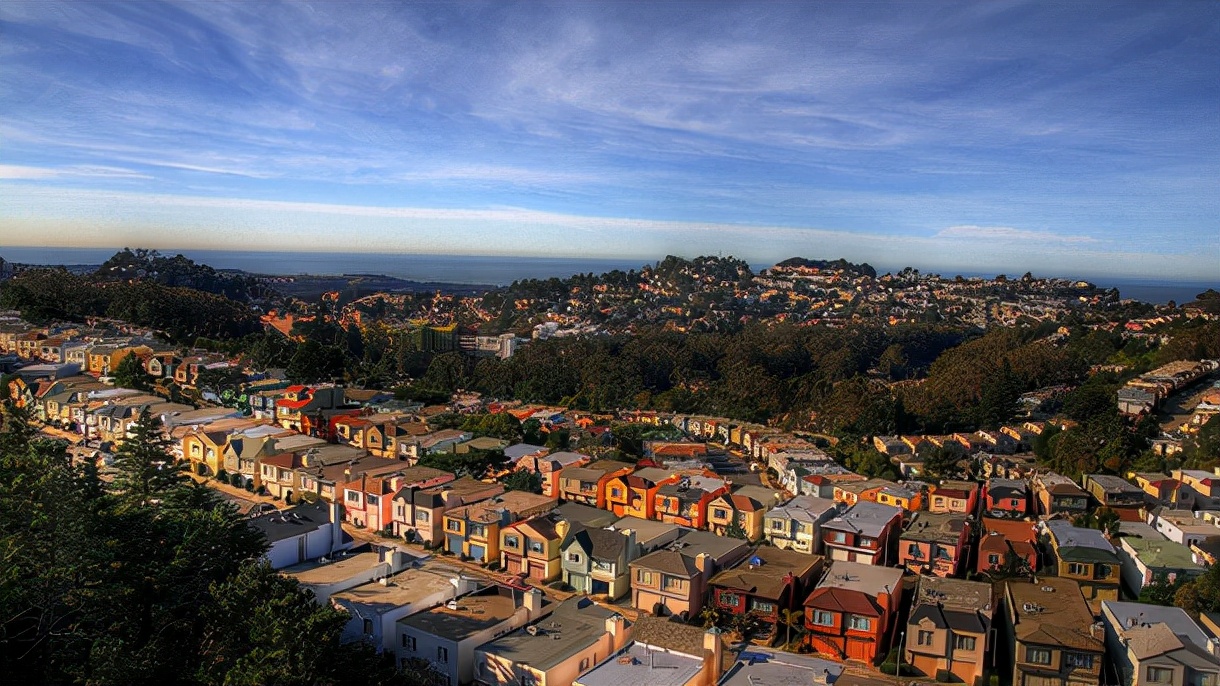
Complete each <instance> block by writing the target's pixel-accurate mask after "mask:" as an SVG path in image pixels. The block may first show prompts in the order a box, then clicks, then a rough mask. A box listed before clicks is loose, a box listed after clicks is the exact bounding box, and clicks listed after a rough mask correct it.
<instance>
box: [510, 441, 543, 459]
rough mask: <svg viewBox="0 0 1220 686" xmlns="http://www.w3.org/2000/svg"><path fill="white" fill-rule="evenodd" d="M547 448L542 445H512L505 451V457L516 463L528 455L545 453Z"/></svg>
mask: <svg viewBox="0 0 1220 686" xmlns="http://www.w3.org/2000/svg"><path fill="white" fill-rule="evenodd" d="M546 451H547V448H546V447H545V446H541V445H532V444H530V443H518V444H516V445H510V446H508V447H507V448H505V449H504V457H507V458H508V459H509V460H512V461H513V462H516V461H517V460H520V459H521V458H523V457H525V456H526V455H535V454H537V453H545V452H546Z"/></svg>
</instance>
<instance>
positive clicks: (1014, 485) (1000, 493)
mask: <svg viewBox="0 0 1220 686" xmlns="http://www.w3.org/2000/svg"><path fill="white" fill-rule="evenodd" d="M1027 493H1029V484H1028V483H1027V482H1026V481H1025V480H1024V479H999V478H996V479H991V480H989V481H988V482H987V494H988V495H989V496H991V497H992V498H1024V497H1025V496H1026V494H1027Z"/></svg>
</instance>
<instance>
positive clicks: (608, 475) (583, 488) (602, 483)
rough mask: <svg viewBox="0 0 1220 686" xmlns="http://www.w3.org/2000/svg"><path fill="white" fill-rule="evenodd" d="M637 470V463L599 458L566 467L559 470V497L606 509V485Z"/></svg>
mask: <svg viewBox="0 0 1220 686" xmlns="http://www.w3.org/2000/svg"><path fill="white" fill-rule="evenodd" d="M633 471H635V465H633V464H630V463H628V462H615V461H614V460H598V461H596V462H590V463H588V464H586V465H584V466H580V467H565V468H564V469H563V470H562V471H560V472H559V498H560V499H561V500H568V501H572V502H577V503H584V504H585V505H592V506H593V507H597V508H601V509H603V510H604V509H606V487H607V485H608V484H609V483H610V480H611V479H613V478H615V477H616V476H625V475H627V474H630V473H631V472H633Z"/></svg>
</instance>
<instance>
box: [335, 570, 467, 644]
mask: <svg viewBox="0 0 1220 686" xmlns="http://www.w3.org/2000/svg"><path fill="white" fill-rule="evenodd" d="M478 588H479V583H478V581H476V580H475V579H472V578H471V577H468V576H465V575H463V574H462V571H461V569H460V568H457V567H453V566H449V565H445V564H442V563H440V562H439V561H437V560H436V559H434V558H429V559H427V560H424V561H423V562H422V563H420V564H419V566H418V567H410V568H408V569H405V570H403V571H401V572H399V573H397V574H395V575H393V576H388V575H387V576H384V577H381V578H379V579H377V580H374V581H370V582H368V583H365V584H361V585H359V586H356V587H354V588H349V589H347V590H344V591H339V592H338V593H334V594H332V595H331V596H330V603H331V605H333V606H334V607H335V608H337V609H340V610H343V611H345V612H347V614H348V615H349V616H350V617H351V619H350V620H348V622H347V625H346V626H345V627H343V633H342V634H341V635H340V640H341V641H342V642H344V643H354V642H356V641H365V642H367V643H369V644H370V645H372V646H373V647H374V648H375V649H376V650H377V652H383V651H391V652H392V651H393V650H394V649H395V644H394V641H395V639H396V638H397V626H398V620H400V619H402V618H403V617H408V616H410V615H412V614H415V613H416V612H422V611H424V610H428V609H431V608H433V607H436V606H437V605H440V604H442V603H444V602H446V601H449V600H451V599H453V598H456V597H458V596H462V595H465V594H467V593H470V592H473V591H476V590H478Z"/></svg>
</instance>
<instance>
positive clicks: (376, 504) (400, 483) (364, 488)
mask: <svg viewBox="0 0 1220 686" xmlns="http://www.w3.org/2000/svg"><path fill="white" fill-rule="evenodd" d="M396 466H397V467H398V469H397V470H395V471H393V472H390V473H388V474H383V475H379V476H370V475H369V473H368V472H365V473H363V474H361V475H360V476H359V478H357V479H353V480H351V481H348V482H346V483H344V484H343V508H344V513H343V519H344V521H346V522H350V523H352V524H355V525H356V526H363V527H367V528H369V529H371V530H373V531H385V530H387V529H388V530H390V531H391V532H392V531H393V528H394V527H393V509H394V502H393V501H394V496H395V495H396V494H397V493H398V491H399V489H402V488H418V489H424V488H430V487H433V486H441V485H443V484H447V483H449V482H450V481H453V480H454V479H455V478H456V477H454V475H453V474H452V473H450V472H446V471H444V470H441V469H433V468H432V467H421V466H419V465H415V466H413V467H407V466H405V465H403V464H402V463H397V465H396Z"/></svg>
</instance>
